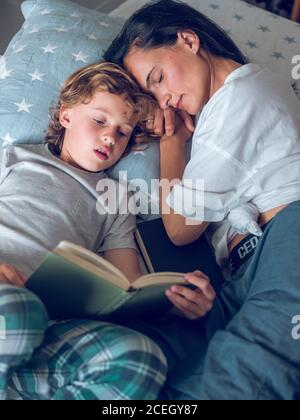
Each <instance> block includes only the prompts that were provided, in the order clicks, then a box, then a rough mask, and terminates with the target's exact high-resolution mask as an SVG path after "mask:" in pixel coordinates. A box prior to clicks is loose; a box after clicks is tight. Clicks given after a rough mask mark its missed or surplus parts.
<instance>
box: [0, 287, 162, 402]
mask: <svg viewBox="0 0 300 420" xmlns="http://www.w3.org/2000/svg"><path fill="white" fill-rule="evenodd" d="M166 374H167V363H166V359H165V357H164V355H163V353H162V352H161V350H160V349H159V347H158V346H157V345H156V344H155V343H154V342H153V341H151V340H150V339H149V338H147V337H146V336H144V335H142V334H140V333H138V332H135V331H133V330H130V329H128V328H125V327H121V326H117V325H113V324H109V323H107V322H100V321H89V320H72V321H71V320H70V321H62V322H51V323H49V322H48V316H47V313H46V311H45V309H44V307H43V305H42V303H41V302H40V301H39V299H38V298H37V297H36V296H35V295H33V294H32V293H31V292H29V291H28V290H26V289H21V288H16V287H12V286H8V285H1V284H0V400H4V399H19V400H154V399H156V398H157V396H158V395H159V392H160V390H161V388H162V386H163V384H164V382H165V379H166Z"/></svg>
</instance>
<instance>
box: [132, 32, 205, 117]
mask: <svg viewBox="0 0 300 420" xmlns="http://www.w3.org/2000/svg"><path fill="white" fill-rule="evenodd" d="M124 65H125V68H126V69H127V71H129V73H131V74H132V75H133V76H134V77H135V79H136V80H137V82H138V83H139V85H140V86H141V88H142V89H143V90H144V91H145V92H148V93H149V92H150V93H152V95H154V97H155V98H156V99H157V101H158V103H159V105H160V107H161V108H162V109H166V108H167V107H169V106H171V107H173V108H178V109H182V110H185V111H187V112H188V113H189V114H191V115H196V114H197V113H198V112H199V111H201V109H202V108H203V107H204V105H205V104H206V103H207V102H208V100H209V98H210V94H211V80H212V79H211V66H210V61H209V56H208V54H207V53H206V52H205V51H203V50H202V49H201V48H200V41H199V38H198V36H197V35H196V34H194V32H192V31H186V32H179V33H178V40H177V43H176V44H175V45H174V46H166V47H160V48H152V49H150V50H143V49H140V48H136V47H133V48H132V49H131V50H130V52H129V53H128V54H127V56H126V57H125V60H124Z"/></svg>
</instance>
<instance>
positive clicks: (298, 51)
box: [110, 0, 300, 99]
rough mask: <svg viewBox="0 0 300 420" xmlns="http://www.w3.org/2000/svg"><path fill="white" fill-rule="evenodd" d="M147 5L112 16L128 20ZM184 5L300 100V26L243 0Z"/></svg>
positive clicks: (132, 1) (130, 3)
mask: <svg viewBox="0 0 300 420" xmlns="http://www.w3.org/2000/svg"><path fill="white" fill-rule="evenodd" d="M147 2H148V0H127V1H125V2H124V3H122V4H121V5H120V6H119V7H118V8H116V9H115V10H113V11H112V12H111V13H110V16H114V17H122V18H124V19H127V18H128V17H129V16H131V15H132V14H133V13H134V12H135V11H136V10H137V9H139V8H140V7H142V6H143V5H144V4H145V3H147ZM184 2H185V3H187V4H189V5H190V6H192V7H194V9H196V10H199V11H200V12H202V13H204V14H205V15H207V16H208V17H210V18H211V19H212V20H214V21H215V22H216V23H217V24H219V25H220V26H221V27H222V28H223V29H224V30H225V31H227V32H228V34H229V35H230V36H231V37H232V38H233V40H234V41H235V42H236V43H237V45H238V46H239V47H240V49H241V50H242V51H243V53H244V54H245V55H246V56H247V57H248V59H249V60H250V61H253V62H255V63H258V64H260V65H261V66H263V67H267V68H269V69H271V70H273V71H275V72H278V73H280V74H282V75H283V76H284V77H286V78H287V79H289V80H290V82H291V84H292V85H293V87H294V90H295V92H296V94H297V95H298V98H299V99H300V67H299V63H300V24H297V23H295V22H292V21H290V20H287V19H284V18H282V17H280V16H277V15H274V14H272V13H269V12H267V11H265V10H262V9H260V8H258V7H255V6H252V5H250V4H249V3H246V2H243V1H240V0H226V1H224V0H214V1H212V0H201V1H199V0H184ZM297 57H298V58H297ZM293 61H294V62H293ZM297 64H298V67H297V66H296V65H297ZM293 70H294V72H293ZM294 73H295V74H294Z"/></svg>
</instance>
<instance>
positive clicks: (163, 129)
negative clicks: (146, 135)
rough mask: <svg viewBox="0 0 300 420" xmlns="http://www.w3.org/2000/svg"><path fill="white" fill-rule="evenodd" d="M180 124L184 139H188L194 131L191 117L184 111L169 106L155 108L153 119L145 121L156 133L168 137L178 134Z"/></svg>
mask: <svg viewBox="0 0 300 420" xmlns="http://www.w3.org/2000/svg"><path fill="white" fill-rule="evenodd" d="M181 126H184V127H185V130H186V133H185V134H186V136H187V138H186V140H188V139H189V138H190V137H191V134H192V133H193V132H194V131H195V127H194V121H193V118H192V117H191V116H190V114H188V113H187V112H186V111H181V110H177V111H176V110H175V109H174V108H170V107H169V108H167V109H165V110H163V109H161V108H157V109H156V112H155V115H154V119H153V120H149V121H148V123H147V128H148V129H149V130H153V131H154V133H155V134H156V135H158V136H168V137H169V136H173V135H177V134H179V133H178V131H179V129H180V127H181ZM181 131H182V127H181Z"/></svg>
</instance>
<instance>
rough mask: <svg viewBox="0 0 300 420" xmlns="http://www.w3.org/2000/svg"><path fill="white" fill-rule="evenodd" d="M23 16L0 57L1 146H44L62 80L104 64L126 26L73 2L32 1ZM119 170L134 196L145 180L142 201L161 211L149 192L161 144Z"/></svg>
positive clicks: (113, 173) (125, 160)
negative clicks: (93, 64)
mask: <svg viewBox="0 0 300 420" xmlns="http://www.w3.org/2000/svg"><path fill="white" fill-rule="evenodd" d="M22 12H23V15H24V17H25V22H24V24H23V26H22V28H21V29H20V31H19V32H18V33H17V34H16V35H15V36H14V38H13V39H12V40H11V42H10V44H9V46H8V48H7V50H6V52H5V54H4V56H2V57H0V121H1V124H0V147H5V146H7V145H13V144H32V143H43V142H44V137H45V131H46V129H47V126H48V120H49V108H50V107H51V106H53V105H55V103H56V101H57V98H58V93H59V90H60V87H61V84H62V82H63V81H64V80H65V79H66V78H67V77H68V76H69V75H70V74H71V73H73V72H74V71H75V70H77V69H79V68H81V67H83V66H85V65H86V64H90V63H94V62H97V61H100V60H101V59H102V53H103V51H104V50H105V49H106V48H107V47H108V46H109V44H110V43H111V41H112V40H113V38H114V37H115V35H116V34H117V33H118V32H119V31H120V29H121V27H122V26H123V23H124V20H123V19H120V18H114V17H110V16H109V15H106V14H102V13H100V12H97V11H95V10H90V9H87V8H85V7H82V6H79V5H77V4H74V3H72V2H71V1H68V0H27V1H25V2H24V3H23V4H22ZM120 171H123V172H124V171H126V172H127V175H126V176H127V179H128V181H129V184H130V185H131V186H132V187H133V192H135V191H136V188H135V187H138V185H137V184H138V183H137V182H136V180H137V179H140V178H142V179H143V180H145V184H144V186H143V185H142V186H141V193H140V196H139V200H142V201H143V202H144V204H145V205H148V207H149V208H150V207H151V206H152V208H154V209H155V211H154V213H159V200H158V198H157V197H156V198H155V197H154V196H157V195H158V194H156V195H154V196H153V195H152V196H151V195H149V193H148V191H151V189H150V185H151V180H152V179H159V147H158V144H157V143H155V144H150V145H146V146H144V147H141V148H140V149H138V150H135V151H133V152H132V153H130V154H129V155H128V156H126V157H124V158H123V159H121V161H120V162H119V163H118V164H117V165H116V166H115V167H114V168H113V169H111V170H109V171H108V174H109V175H110V176H111V177H113V178H115V179H118V177H119V172H120ZM148 186H149V187H148ZM152 193H153V190H152ZM153 197H154V198H153ZM139 208H140V207H139ZM145 218H147V215H146V216H145Z"/></svg>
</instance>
